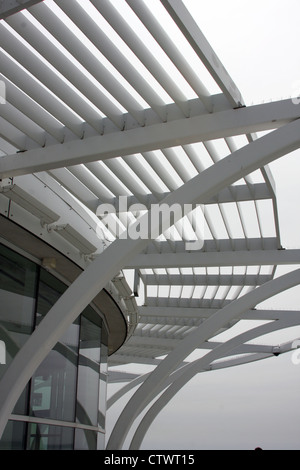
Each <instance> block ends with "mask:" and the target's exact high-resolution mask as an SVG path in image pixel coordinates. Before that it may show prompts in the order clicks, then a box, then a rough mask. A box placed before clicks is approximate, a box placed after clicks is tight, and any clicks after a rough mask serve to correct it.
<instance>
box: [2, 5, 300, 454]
mask: <svg viewBox="0 0 300 470" xmlns="http://www.w3.org/2000/svg"><path fill="white" fill-rule="evenodd" d="M120 1H121V0H120ZM39 3H40V2H35V1H31V2H21V0H20V2H18V5H17V4H16V2H15V1H14V0H3V1H2V2H0V15H1V13H4V15H6V19H5V20H4V21H2V22H1V24H0V40H1V46H2V49H1V51H0V80H2V82H1V84H2V83H3V85H4V86H5V87H6V90H5V91H6V105H5V106H3V105H2V104H1V105H0V178H1V179H2V180H3V181H1V194H0V212H1V215H2V216H5V217H8V218H10V219H11V220H13V219H14V220H15V221H16V222H17V223H18V224H20V225H21V226H22V227H24V228H25V229H26V230H28V231H29V232H31V233H33V234H35V235H36V236H38V237H40V238H41V239H43V240H44V241H45V242H47V243H49V244H50V245H51V246H53V247H55V248H56V249H58V250H59V251H61V252H62V253H68V254H67V256H68V257H69V258H70V259H72V260H73V261H74V262H75V263H76V264H78V265H79V266H81V267H82V268H83V269H85V271H84V273H83V275H82V276H81V277H80V279H78V282H76V283H75V284H74V285H73V286H71V287H70V290H68V291H67V293H66V295H65V296H63V298H61V300H60V302H59V303H58V304H57V305H56V306H54V308H53V309H52V310H51V312H49V315H48V317H49V318H48V320H47V322H45V323H44V322H42V324H41V328H39V329H38V330H37V331H36V332H35V333H34V336H33V337H32V338H30V340H29V342H28V344H26V345H25V347H24V349H22V351H21V352H20V354H19V355H18V356H17V358H16V360H15V361H14V363H13V365H12V366H11V367H10V368H9V370H8V373H7V375H6V379H5V380H7V381H6V382H2V383H1V389H0V397H1V400H2V398H3V400H2V401H0V403H2V405H1V409H0V412H1V413H0V414H1V429H2V430H3V427H4V426H5V422H6V420H7V418H8V417H9V413H10V410H11V409H12V406H13V403H14V402H15V401H16V399H17V398H18V395H19V394H20V393H21V391H22V387H23V386H24V385H25V383H26V381H28V380H29V379H30V376H31V375H30V374H32V373H33V371H34V369H35V368H36V367H37V365H38V363H39V362H40V361H41V360H42V358H43V357H44V356H45V355H46V354H47V351H49V350H50V349H51V347H52V346H53V345H54V344H55V341H57V340H58V338H59V336H60V335H61V334H62V332H63V330H64V329H65V328H67V326H68V325H69V324H70V323H71V322H72V319H75V318H76V316H77V315H79V314H80V312H81V310H82V308H83V307H84V305H87V304H88V303H89V302H90V301H91V300H92V298H93V295H95V294H96V293H97V292H98V290H99V289H101V287H103V286H104V285H107V284H106V283H107V282H108V281H112V280H113V282H110V285H111V286H112V285H113V287H114V289H113V292H114V298H115V297H116V296H118V295H121V296H123V297H122V305H123V303H124V305H126V309H127V310H126V311H127V313H128V338H127V341H126V343H125V344H124V345H123V347H122V348H121V349H120V351H118V352H117V353H116V354H115V355H114V356H113V357H112V358H110V365H111V366H114V365H118V364H128V363H130V362H132V363H139V364H144V365H146V364H149V365H152V366H155V367H157V369H156V370H155V372H154V374H153V375H150V376H149V377H148V376H147V375H146V376H144V377H140V378H137V379H135V380H133V382H132V384H130V385H128V386H127V387H125V388H124V389H123V391H121V392H120V394H117V396H116V397H114V398H113V399H112V400H111V401H110V402H109V404H111V403H113V402H114V401H115V400H116V399H117V398H118V397H119V396H121V395H122V393H125V391H126V390H127V391H128V390H130V389H131V387H133V386H134V385H137V384H139V383H141V382H143V381H144V380H145V379H147V380H146V381H145V382H144V384H143V385H142V386H141V388H140V389H139V391H138V393H137V395H135V396H134V398H133V399H132V400H131V401H130V402H129V404H128V406H127V407H126V408H125V410H124V414H122V415H121V418H120V420H121V421H120V423H121V424H120V423H119V424H118V425H117V427H116V429H115V431H114V432H113V434H112V437H111V440H110V443H109V447H111V446H112V445H114V443H117V444H116V445H117V446H118V447H119V446H120V445H121V442H122V441H123V440H124V438H125V435H126V432H127V428H128V429H129V427H130V423H131V421H133V416H135V415H136V414H137V413H138V411H139V409H141V410H142V409H143V406H140V405H141V404H144V400H145V403H146V402H147V400H148V399H149V397H150V396H151V395H152V392H153V393H154V395H153V396H155V393H156V392H154V389H153V387H152V385H153V383H152V380H154V379H153V377H154V378H155V377H158V378H159V380H158V382H159V383H160V384H161V386H162V387H163V386H166V384H170V383H172V382H173V385H171V386H170V387H169V389H168V391H167V392H166V394H165V395H163V397H162V400H161V401H159V400H158V401H157V402H156V404H155V405H154V408H153V409H152V410H151V411H150V414H149V415H146V420H145V421H143V422H142V424H141V428H140V430H139V431H138V434H137V435H136V437H135V438H134V440H133V442H132V447H139V444H140V442H141V439H142V436H143V435H144V433H145V431H146V429H147V427H148V424H150V421H151V420H152V419H154V416H155V414H156V412H157V411H159V409H161V406H163V403H164V402H165V400H168V399H170V398H171V397H172V396H173V393H175V392H176V391H177V390H178V389H179V388H180V387H181V386H182V385H184V384H185V383H186V381H187V380H188V377H189V373H190V372H189V371H191V370H194V371H195V373H197V371H199V368H198V369H197V370H196V365H195V364H194V365H191V367H190V368H189V365H188V364H186V363H181V362H182V358H180V355H181V353H180V351H181V352H182V356H184V354H185V353H186V351H187V349H189V348H191V350H192V349H193V348H195V349H197V348H198V347H199V344H196V336H197V333H196V332H197V331H198V332H199V334H200V336H201V334H202V332H203V334H205V332H206V333H207V331H208V329H209V328H208V329H207V325H211V328H217V329H218V328H219V329H218V331H219V332H221V331H225V330H228V331H230V328H231V327H233V326H235V325H236V324H237V322H238V321H239V319H240V314H241V311H240V310H239V309H238V310H236V311H235V305H239V306H241V305H242V306H244V302H245V303H246V301H247V299H256V298H257V296H259V295H260V294H259V293H260V292H264V293H265V294H264V295H266V296H268V295H270V296H271V295H272V294H273V287H272V288H271V287H270V286H277V287H276V289H277V288H278V290H281V289H284V286H285V285H286V284H285V281H283V279H282V282H281V280H277V279H276V280H275V281H270V280H271V279H273V278H274V277H275V276H276V268H277V266H279V265H285V266H287V265H289V266H290V269H292V267H294V268H295V267H296V266H297V265H300V256H299V250H283V249H282V244H281V238H280V224H279V218H278V214H277V200H276V188H275V182H274V180H273V177H272V174H271V172H270V169H269V168H268V166H267V165H268V163H269V162H272V161H273V160H275V159H277V158H279V157H281V156H283V155H288V154H289V153H290V152H292V151H293V150H295V149H298V148H299V146H300V138H299V135H300V133H299V130H300V121H299V119H300V112H299V106H295V105H294V103H293V102H292V100H283V101H280V102H274V103H267V104H261V105H256V106H249V107H245V106H244V102H243V98H242V96H241V93H240V91H239V90H238V89H237V88H236V86H235V84H234V82H233V80H232V79H231V77H229V75H228V73H227V72H226V70H225V68H224V66H223V64H221V62H220V60H219V58H218V57H217V56H216V54H215V53H214V51H213V50H212V48H211V46H210V45H209V43H208V42H207V40H206V38H205V37H204V36H203V34H202V32H201V31H200V29H199V27H198V25H197V24H196V22H195V20H194V19H193V18H192V16H191V14H190V13H189V11H188V9H187V7H185V6H184V4H183V2H182V0H162V1H161V2H160V4H159V5H158V6H159V9H160V11H161V12H162V11H163V10H164V9H165V11H164V14H165V15H169V18H168V21H169V24H170V23H172V25H173V27H174V31H177V37H176V35H175V36H172V35H171V34H170V35H169V32H168V28H167V27H165V26H166V25H165V24H163V20H162V18H161V17H160V15H158V14H157V12H156V11H155V5H156V6H157V3H156V2H143V1H141V0H124V1H123V3H122V8H123V10H122V12H123V13H124V14H123V13H121V10H120V11H119V10H118V9H117V8H116V7H115V6H114V2H110V1H109V0H91V1H88V0H87V1H86V0H84V1H82V0H78V2H70V1H69V0H54V2H49V1H48V0H44V2H41V3H40V4H39ZM116 4H117V3H115V5H116ZM1 7H2V10H1ZM15 7H17V10H16V11H19V10H20V9H21V8H24V7H26V8H28V10H27V12H25V11H23V12H19V13H17V14H15V15H11V13H13V10H9V8H15ZM7 15H8V16H7ZM64 15H67V16H64ZM162 16H163V15H162ZM62 20H63V21H62ZM137 25H139V27H137ZM24 26H26V27H24ZM43 28H45V29H43ZM182 34H183V35H184V36H185V38H183V41H184V47H185V48H186V49H185V50H187V51H189V52H192V54H193V57H195V59H196V61H197V63H198V64H201V65H202V66H203V65H204V68H205V67H206V69H207V71H208V73H207V74H204V77H202V76H201V74H200V75H198V73H196V72H195V70H196V66H195V70H194V64H193V62H191V61H190V59H189V52H187V55H185V54H183V53H182V50H183V49H181V50H180V47H178V38H182ZM144 38H147V39H146V40H145V39H144ZM195 54H196V55H198V57H196V56H195ZM161 58H163V60H161ZM192 65H193V66H192ZM195 65H196V64H195ZM207 78H209V80H211V84H212V85H213V86H214V87H215V85H217V87H218V88H219V90H220V93H219V94H218V95H210V93H209V92H208V89H207V88H206V87H205V86H204V85H203V81H202V80H207ZM207 86H209V83H208V82H207ZM260 131H273V132H271V133H270V134H269V135H266V136H265V137H263V138H257V136H256V134H255V133H256V132H260ZM243 145H244V147H243ZM20 151H21V153H19V152H20ZM256 170H257V171H256ZM32 173H34V175H32ZM5 178H9V179H8V180H6V179H5ZM237 182H238V183H237ZM120 196H126V197H127V198H128V200H127V202H128V207H129V208H130V207H131V205H132V204H137V203H140V204H143V205H144V206H145V207H146V208H147V209H151V208H152V205H153V204H156V203H161V204H163V203H167V204H169V205H172V204H174V203H177V202H178V203H179V204H181V205H184V204H192V205H193V207H195V205H201V211H202V212H201V214H200V212H197V215H195V211H193V212H191V213H189V214H188V215H187V217H186V220H185V222H186V223H185V224H183V222H182V220H179V219H178V220H177V219H176V220H175V223H174V226H173V227H170V228H168V229H167V230H165V231H164V233H163V235H162V236H161V237H159V238H157V239H154V240H136V241H134V240H123V241H120V240H116V236H117V234H116V232H115V231H114V229H111V228H110V229H109V230H108V232H109V233H106V235H104V231H103V225H101V222H99V220H98V219H96V217H95V213H96V211H97V208H98V206H99V204H102V203H107V204H112V205H113V206H112V207H113V208H115V209H116V214H115V218H116V220H117V224H118V225H119V226H123V227H126V224H128V223H129V222H131V223H132V224H135V225H134V227H137V226H138V224H139V222H141V221H142V220H144V221H146V222H149V220H150V218H149V219H148V217H150V214H148V215H147V214H146V215H145V216H144V218H143V219H140V220H139V221H138V220H137V216H138V213H136V211H134V212H133V211H132V210H131V209H129V211H124V210H120V211H119V198H120ZM45 202H46V205H45ZM45 207H46V209H45ZM47 208H48V219H47V220H44V219H45V214H46V213H47ZM45 211H46V212H45ZM50 211H51V214H50ZM43 214H44V215H43ZM53 214H55V217H54V218H53ZM49 215H51V216H52V219H49ZM200 215H201V217H202V218H203V231H204V232H205V233H204V234H203V233H202V228H201V230H200V228H199V224H198V223H196V222H198V219H199V217H200ZM250 216H251V224H250V223H249V221H250ZM265 219H267V220H268V221H269V223H270V227H269V231H268V233H269V236H268V237H265V236H264V230H265V228H266V220H265ZM250 225H251V226H250ZM182 227H183V228H184V232H183V233H181V228H182ZM99 228H100V229H99ZM157 228H158V229H159V233H160V232H161V231H162V224H158V225H157ZM98 229H99V231H98V232H97V230H98ZM191 234H193V235H195V237H196V239H197V240H198V241H200V242H202V239H203V238H204V245H203V247H202V249H201V251H199V250H198V251H193V249H191V250H189V249H188V248H187V244H186V242H187V241H190V238H189V237H190V235H191ZM66 246H68V249H67V250H65V247H66ZM93 259H94V261H92V260H93ZM122 268H127V269H130V270H134V272H135V281H134V286H133V288H132V292H131V289H129V288H128V285H127V284H126V282H125V278H124V277H123V274H122V272H121V269H122ZM126 272H127V270H126ZM298 274H299V271H295V272H294V274H290V275H287V277H285V278H284V280H287V279H290V280H292V279H295V278H296V277H297V276H298ZM270 282H271V283H270ZM293 282H294V281H291V283H293ZM259 285H261V287H257V286H259ZM247 288H248V289H249V290H248V292H250V293H248V295H245V293H247V290H246V289H247ZM274 289H275V287H274ZM133 292H135V293H136V294H137V292H139V296H140V297H139V299H138V300H139V301H141V302H142V303H143V306H142V307H140V309H139V318H137V312H136V309H135V299H134V297H133ZM83 293H84V295H83ZM124 296H125V297H124ZM120 302H121V300H120ZM61 308H63V309H64V313H65V315H64V318H61V315H60V316H59V314H58V311H59V310H60V309H61ZM245 308H246V307H245ZM219 311H220V312H219ZM60 312H61V310H60ZM221 312H223V313H224V315H225V316H226V315H227V314H226V312H228V315H229V312H230V315H233V316H232V317H231V318H230V320H228V318H227V317H226V318H227V321H226V322H225V319H224V322H225V323H224V324H222V325H221V323H220V324H219V323H218V321H219V316H218V315H219V313H221ZM243 318H244V319H247V320H248V321H250V322H253V326H254V325H255V322H256V321H273V323H272V324H271V323H270V324H269V327H270V328H271V329H272V328H279V327H280V328H287V327H288V326H289V325H294V324H295V325H296V324H297V325H298V324H299V312H291V311H286V312H278V311H273V312H270V311H266V310H260V311H257V310H248V309H247V310H246V311H245V312H244V313H243ZM215 319H216V320H215ZM276 320H277V321H276ZM265 328H266V329H267V328H268V327H267V326H266V327H265ZM259 331H261V330H257V329H256V330H253V332H252V333H251V332H250V333H249V335H250V336H251V335H253V338H254V339H255V337H256V336H255V334H258V333H259ZM247 334H248V333H247ZM250 336H249V338H250ZM245 338H246V336H243V337H240V338H239V339H237V340H236V341H235V342H234V341H233V342H232V343H231V342H229V343H227V344H226V343H225V344H219V343H217V342H212V341H208V342H206V343H205V344H204V345H203V344H202V348H203V349H209V348H211V349H212V352H211V353H208V354H207V355H206V356H205V358H206V359H205V360H207V361H209V360H210V359H211V360H212V358H213V357H214V356H213V355H214V354H218V357H219V356H220V354H222V351H223V354H224V355H225V354H227V352H228V351H229V349H230V348H231V347H232V346H233V345H235V347H236V349H235V352H238V353H241V354H242V353H243V354H245V353H247V356H246V358H244V357H242V358H241V357H237V358H231V357H229V358H228V357H227V356H224V357H223V359H222V360H221V361H217V362H214V363H213V364H210V365H208V366H207V365H203V364H204V363H203V364H202V367H200V365H201V364H200V363H199V364H198V366H199V367H200V369H201V371H202V370H206V369H207V368H218V367H229V366H233V365H236V364H239V363H243V362H245V363H246V362H247V361H254V360H259V359H262V358H265V357H269V356H270V355H271V354H272V353H273V352H274V351H272V347H270V346H267V345H257V344H254V345H243V344H242V342H243V339H244V340H245ZM193 339H195V343H194V344H193V343H190V344H189V340H193ZM238 340H240V341H241V346H240V347H239V348H238V349H237V344H238V343H237V342H238ZM200 346H201V345H200ZM288 348H289V345H286V346H284V347H282V350H281V351H282V352H283V351H284V350H288ZM33 350H34V351H36V355H32V351H33ZM164 355H167V359H166V360H163V359H162V356H164ZM168 355H169V356H168ZM216 357H217V356H216ZM220 357H221V356H220ZM177 362H178V364H179V363H180V369H179V370H176V371H175V372H174V373H173V374H172V375H171V378H170V380H169V381H168V379H167V381H166V378H167V376H168V375H169V370H168V369H167V366H166V364H171V368H173V367H175V369H176V364H175V363H177ZM182 365H183V366H185V367H181V366H182ZM193 366H195V368H194V369H193ZM185 371H186V374H184V372H185ZM180 374H182V378H181V379H180V378H178V377H179V375H180ZM16 377H17V380H16ZM155 380H156V379H155ZM155 380H154V381H155ZM142 390H144V392H145V395H144V396H143V397H141V395H142ZM160 390H162V388H161V389H160ZM8 391H9V393H8ZM126 416H127V417H128V416H129V417H130V419H129V420H128V422H127V423H126V426H125V427H126V430H125V428H124V426H123V425H124V421H122V420H124V419H125V418H124V417H126ZM148 418H149V419H148ZM122 422H123V424H122ZM147 423H148V424H147Z"/></svg>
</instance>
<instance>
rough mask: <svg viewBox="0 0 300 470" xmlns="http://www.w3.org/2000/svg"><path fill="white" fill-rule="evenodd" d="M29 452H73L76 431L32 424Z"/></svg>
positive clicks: (28, 444) (29, 431)
mask: <svg viewBox="0 0 300 470" xmlns="http://www.w3.org/2000/svg"><path fill="white" fill-rule="evenodd" d="M28 428H29V429H28V443H27V449H28V450H73V442H74V429H72V428H66V427H62V426H50V425H49V424H35V423H30V424H29V426H28Z"/></svg>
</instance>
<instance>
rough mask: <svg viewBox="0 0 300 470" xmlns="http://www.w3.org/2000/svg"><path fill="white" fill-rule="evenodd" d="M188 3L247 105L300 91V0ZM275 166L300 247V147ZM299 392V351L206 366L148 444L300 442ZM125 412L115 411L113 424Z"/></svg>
mask: <svg viewBox="0 0 300 470" xmlns="http://www.w3.org/2000/svg"><path fill="white" fill-rule="evenodd" d="M185 3H186V4H187V5H188V6H189V8H190V9H191V11H193V13H194V16H195V18H197V20H198V22H199V25H200V27H201V29H202V31H203V33H204V34H205V35H206V37H207V39H208V40H209V42H210V43H211V45H212V47H213V48H214V50H215V52H216V53H217V55H218V56H219V58H220V59H221V61H222V62H223V65H224V66H225V68H226V69H227V70H228V72H229V74H230V75H231V76H232V78H233V80H234V81H235V83H236V85H237V86H238V88H239V89H240V91H241V93H242V95H243V97H244V100H245V102H246V104H247V105H251V104H253V103H254V104H258V103H261V102H263V101H269V100H274V101H276V100H278V99H282V98H284V99H285V98H289V97H291V96H295V95H296V94H297V92H298V93H299V94H300V53H299V39H300V29H299V18H300V3H299V0H286V1H285V2H283V1H282V0H252V1H251V2H248V1H245V0H243V1H241V0H226V1H224V0H209V1H203V0H185ZM299 106H300V104H299ZM271 168H272V171H273V175H274V177H275V180H276V186H277V193H278V203H279V216H280V223H281V236H282V243H283V246H284V247H285V248H300V222H299V203H300V185H299V174H300V152H294V153H293V154H291V155H289V156H286V157H284V158H282V159H280V160H279V161H277V162H275V163H274V164H272V165H271ZM293 269H294V267H293ZM283 272H284V271H283V269H281V270H280V271H278V274H279V273H283ZM299 298H300V289H298V288H296V289H292V290H291V291H289V292H287V293H286V294H283V295H281V296H278V297H276V299H272V300H270V301H268V302H266V303H265V304H264V305H262V306H263V307H266V308H279V309H285V308H291V309H299ZM262 306H261V307H262ZM298 332H299V333H298ZM296 333H298V336H299V337H300V329H298V331H297V332H295V334H296ZM282 339H283V340H285V339H286V338H285V336H282ZM290 339H291V338H290ZM299 396H300V365H299V366H295V365H294V364H293V363H292V361H291V353H288V354H285V355H283V356H279V357H274V358H272V359H268V360H266V361H263V362H258V363H254V364H250V365H248V366H239V367H236V368H232V369H230V370H224V371H214V372H209V373H205V374H199V375H198V376H197V377H195V378H194V379H193V380H192V381H191V382H189V384H187V385H186V387H185V388H184V389H183V390H182V391H181V392H179V394H178V395H177V396H176V397H175V398H174V399H173V400H172V402H171V403H169V405H168V406H167V407H166V408H165V409H164V410H163V411H162V412H161V414H160V415H159V416H158V418H157V419H156V420H155V421H154V423H153V424H152V426H151V428H150V430H149V432H148V434H147V435H146V437H145V439H144V442H143V444H142V449H254V448H255V447H257V446H260V447H262V448H264V449H300V407H299ZM127 399H128V397H127ZM117 413H118V411H117V410H112V412H111V414H110V413H108V418H110V417H111V419H109V424H108V430H109V431H110V426H111V422H112V421H113V420H114V419H115V417H116V414H117Z"/></svg>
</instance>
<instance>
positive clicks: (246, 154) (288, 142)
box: [0, 121, 300, 443]
mask: <svg viewBox="0 0 300 470" xmlns="http://www.w3.org/2000/svg"><path fill="white" fill-rule="evenodd" d="M299 131H300V121H296V122H293V123H290V124H288V125H287V126H285V127H284V128H280V129H278V130H277V131H274V132H273V133H271V134H268V135H267V136H265V137H262V138H261V139H259V140H257V141H256V142H254V143H252V144H249V146H248V147H246V148H243V149H241V150H239V151H238V152H236V153H235V154H231V155H230V156H229V157H227V158H225V159H223V160H221V161H220V162H218V163H216V164H215V165H214V166H213V167H210V168H209V169H208V170H206V171H204V172H203V173H201V174H200V175H197V176H196V177H195V178H194V179H193V180H191V181H189V182H188V183H186V184H185V185H184V186H182V187H180V188H179V189H178V190H176V191H174V193H172V194H170V195H169V196H168V197H167V198H166V199H165V200H164V201H163V203H165V204H169V206H170V207H171V206H172V204H181V205H182V204H190V203H194V202H195V200H198V199H199V198H200V199H201V198H208V197H213V196H214V195H215V194H217V193H218V192H219V191H221V190H222V189H223V188H225V187H227V186H228V185H230V184H232V183H233V182H235V181H238V180H239V179H240V178H241V177H243V176H244V175H247V174H248V173H250V172H252V171H255V170H256V169H257V168H260V167H261V166H263V165H265V164H266V163H268V162H270V161H272V160H275V159H276V158H279V157H281V156H282V155H285V154H286V153H288V152H291V151H292V150H295V149H297V148H298V147H299V146H300V132H299ZM178 217H180V216H179V214H177V220H178ZM158 219H160V217H158ZM177 220H175V221H174V222H177ZM144 222H145V223H147V224H148V227H151V229H154V231H155V233H156V232H158V233H161V223H160V222H162V223H163V222H164V221H161V220H152V221H151V211H149V212H148V213H147V214H145V215H144V216H143V217H142V218H141V219H140V220H138V221H136V222H135V224H134V225H133V227H134V228H137V229H138V228H139V227H140V224H143V223H144ZM151 223H152V226H151ZM149 241H150V240H143V239H142V240H141V239H137V240H132V239H127V240H116V241H115V242H114V243H112V244H111V245H110V246H109V247H108V248H107V249H106V250H105V251H104V252H103V253H102V254H101V255H100V256H99V257H98V258H97V259H96V260H95V261H94V262H93V263H91V265H90V266H89V267H88V268H87V269H86V270H85V271H84V272H83V273H82V274H81V275H80V276H79V277H78V278H77V280H76V281H75V282H74V283H73V284H72V285H71V286H70V287H69V288H68V289H67V291H66V292H65V293H64V294H63V295H62V296H61V297H60V299H59V300H58V302H57V303H56V304H55V305H54V306H53V307H52V309H51V310H50V311H49V313H48V314H47V316H46V317H45V318H44V319H43V321H42V322H41V323H40V325H39V326H38V328H37V329H36V330H35V331H34V333H33V334H32V336H31V337H30V338H29V339H28V341H27V342H26V343H25V345H24V346H23V348H22V349H21V351H20V353H19V354H17V356H16V357H15V359H14V361H13V362H12V364H11V365H10V366H9V368H8V369H7V371H6V374H5V375H4V376H3V378H2V381H1V382H0V387H1V389H0V437H1V435H2V432H3V430H4V428H5V426H6V423H7V420H8V419H9V416H10V414H11V412H12V410H13V407H14V405H15V403H16V401H17V400H18V398H19V396H20V394H21V393H22V391H23V389H24V387H25V386H26V384H27V383H28V381H29V380H30V378H31V376H32V375H33V373H34V372H35V370H36V369H37V367H38V366H39V365H40V363H41V362H42V361H43V359H44V358H45V357H46V356H47V354H48V353H49V352H50V351H51V350H52V348H53V347H54V346H55V344H56V343H57V342H58V341H59V339H60V337H61V336H62V335H63V333H64V331H66V329H67V328H68V327H69V325H70V324H71V323H72V322H73V321H75V319H76V318H77V317H78V316H79V315H80V314H81V312H82V311H83V310H84V308H85V307H86V306H87V305H88V304H89V303H90V302H91V301H92V300H93V298H94V297H95V296H96V295H97V294H98V292H99V291H101V290H102V289H103V288H104V287H105V286H106V285H107V283H108V282H109V281H110V280H111V279H112V278H113V277H114V276H115V275H117V274H118V272H119V271H120V270H121V269H122V268H124V266H126V265H128V264H129V261H130V259H131V258H133V257H134V256H135V255H136V254H137V253H139V252H141V251H142V250H143V249H144V248H145V247H146V246H147V244H148V243H149ZM274 282H275V281H274ZM277 282H278V281H277ZM267 285H269V283H268V284H265V286H267ZM255 292H257V291H255ZM270 295H272V292H270ZM250 308H251V307H250ZM62 312H63V315H62ZM230 312H231V311H230ZM232 313H234V312H231V314H232ZM212 318H215V316H213V317H212ZM171 362H172V357H171ZM163 367H164V366H163ZM175 367H176V365H175ZM160 371H161V368H160V367H159V369H158V374H161V372H160ZM163 373H164V369H163ZM147 386H148V385H147ZM151 388H152V383H151V381H150V390H149V391H151ZM146 395H148V393H146ZM137 411H139V406H138V408H137ZM125 428H126V426H125ZM124 433H125V432H124ZM121 434H123V430H122V426H121ZM118 435H119V432H118ZM119 437H120V436H119ZM117 441H118V442H119V438H118V439H117ZM112 442H113V443H114V442H115V441H114V440H113V441H112Z"/></svg>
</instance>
